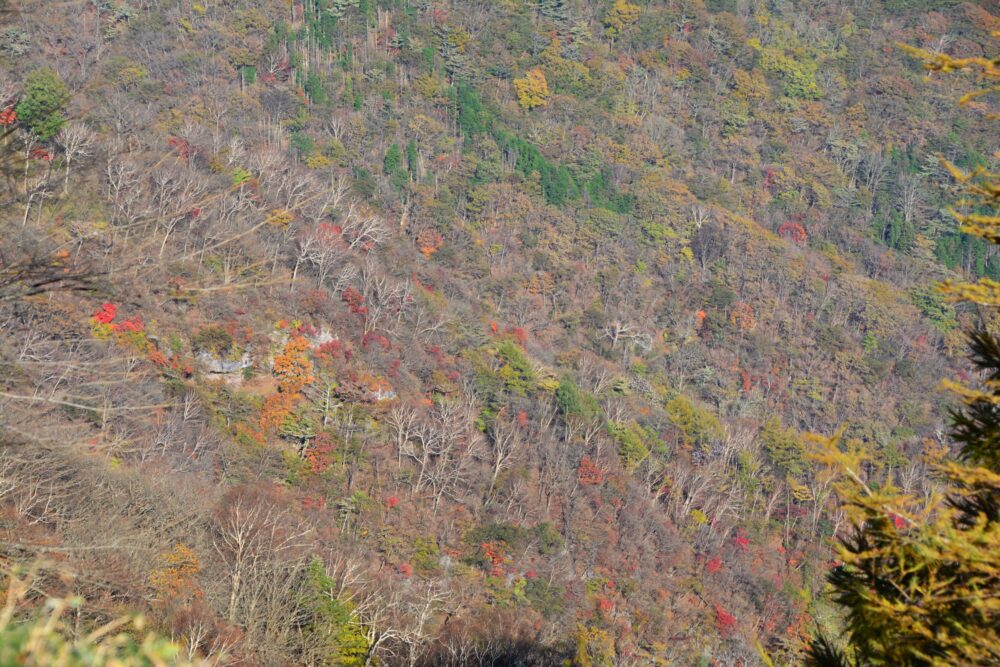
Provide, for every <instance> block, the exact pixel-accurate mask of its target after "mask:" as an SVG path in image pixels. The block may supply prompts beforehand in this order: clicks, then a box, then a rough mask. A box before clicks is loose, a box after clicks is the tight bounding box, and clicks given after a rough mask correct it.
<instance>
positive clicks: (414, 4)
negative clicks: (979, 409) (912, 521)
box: [0, 0, 1000, 665]
mask: <svg viewBox="0 0 1000 667" xmlns="http://www.w3.org/2000/svg"><path fill="white" fill-rule="evenodd" d="M942 4H947V7H943V6H942ZM984 4H985V3H984ZM3 20H4V23H5V25H4V28H3V31H2V33H0V55H2V60H0V66H2V78H0V97H2V98H3V100H0V101H2V102H3V104H4V106H5V109H4V110H3V113H2V114H0V123H2V124H3V126H4V127H5V128H6V132H5V134H4V136H3V139H2V141H3V147H2V148H3V156H4V163H3V164H4V169H5V175H6V177H7V178H6V181H7V188H6V189H5V191H4V195H3V196H4V201H5V203H6V205H5V207H4V209H3V216H2V222H0V224H2V230H3V232H2V234H0V253H2V254H0V258H2V264H0V310H2V315H3V316H2V317H0V326H2V327H3V334H4V335H3V336H2V339H0V363H2V364H3V369H4V370H3V372H2V375H0V382H2V384H3V387H0V390H2V394H0V437H2V438H3V441H4V444H5V447H4V448H3V451H2V456H3V459H2V464H0V465H2V467H0V472H2V479H3V484H2V485H0V490H2V492H3V494H4V495H3V496H2V501H3V503H4V511H5V514H4V517H5V519H4V524H3V530H4V531H5V532H6V536H5V537H4V538H3V539H4V541H3V545H2V548H3V550H4V556H5V559H7V560H10V561H18V562H24V561H29V560H32V559H35V558H38V557H43V558H45V559H47V562H48V566H49V567H50V569H49V570H47V571H48V572H50V573H51V577H50V578H49V579H47V580H46V581H44V582H43V583H44V586H43V588H44V590H45V592H46V594H48V593H50V592H52V593H55V592H62V593H66V594H74V593H80V594H82V595H83V596H84V597H85V598H86V599H87V600H89V601H90V603H89V604H88V605H87V607H86V610H87V616H88V618H87V619H84V620H88V621H96V620H99V619H100V618H101V617H103V616H107V615H112V616H113V615H117V612H118V611H119V610H120V609H121V608H123V607H125V608H131V609H141V610H145V611H146V612H147V613H149V614H150V616H151V617H152V618H153V619H154V621H155V622H156V624H157V625H158V626H159V627H161V628H162V629H163V630H164V631H166V632H167V633H168V634H170V635H172V636H174V637H175V638H177V639H178V640H179V641H180V642H181V643H182V644H183V645H184V646H185V647H187V649H188V650H189V652H190V654H191V656H192V657H193V656H195V655H202V656H214V657H220V656H225V659H226V660H231V661H243V662H247V663H251V664H262V665H277V664H366V663H367V664H385V665H391V664H410V665H418V664H428V665H429V664H435V665H442V664H451V665H471V664H540V665H543V664H562V661H563V660H565V659H567V658H568V659H571V660H573V661H574V663H573V664H580V665H586V664H595V665H596V664H616V665H627V664H636V665H638V664H651V663H653V664H699V661H700V662H701V664H723V665H735V664H755V663H756V661H758V657H757V651H756V648H755V645H756V644H757V643H760V644H762V645H763V646H765V647H766V648H767V650H768V651H769V652H770V653H771V654H772V655H774V656H775V658H776V660H778V661H779V663H780V664H795V662H796V661H797V660H798V659H799V656H800V655H801V650H802V645H803V644H802V642H803V640H804V639H805V638H807V637H808V636H809V634H810V633H811V632H812V630H813V628H814V627H815V624H816V623H817V622H819V623H823V624H829V623H830V622H831V621H830V619H829V612H828V611H827V608H826V606H825V603H824V601H823V599H822V598H821V597H820V581H821V578H822V575H823V574H825V572H826V571H827V569H828V568H829V567H830V565H831V562H830V558H831V556H830V553H831V552H830V549H829V538H830V537H831V536H833V535H835V534H836V533H837V531H838V530H839V529H840V528H842V527H843V522H844V517H843V516H842V515H841V514H839V513H838V512H836V511H835V510H834V508H835V503H834V502H833V500H834V499H833V498H831V495H830V494H831V484H830V475H829V474H828V472H827V471H825V470H823V469H821V468H820V467H819V466H818V465H816V464H815V463H813V462H812V461H810V459H809V458H808V456H807V455H806V446H805V442H804V438H803V433H804V432H807V431H821V432H832V431H833V430H835V429H836V428H838V427H839V426H840V425H842V424H843V425H846V426H847V429H848V430H847V436H848V440H850V441H852V443H853V444H854V445H857V446H858V447H862V448H865V449H866V450H868V451H869V452H870V453H871V454H872V458H873V460H875V461H876V464H874V465H873V466H872V467H871V469H870V470H867V471H866V473H867V475H868V476H869V477H870V479H871V480H872V481H874V482H876V483H877V482H881V481H884V480H886V479H887V478H889V477H890V476H891V477H892V478H893V479H896V480H897V481H899V482H901V483H902V484H903V485H905V488H908V489H911V490H913V491H914V492H920V491H922V490H925V489H927V488H929V486H930V485H931V481H930V480H929V478H928V475H927V464H926V462H925V459H924V453H925V451H926V450H928V449H930V450H936V449H937V448H938V447H939V446H940V444H941V443H940V441H941V436H940V435H939V434H940V430H941V424H942V417H943V414H944V411H943V408H944V407H946V403H947V401H948V400H949V399H948V398H947V396H945V395H942V394H940V393H938V392H937V391H936V387H937V384H938V381H939V379H940V378H942V377H945V376H948V375H952V374H958V375H962V374H964V373H966V372H967V371H965V370H964V368H965V366H964V363H963V362H961V361H960V360H957V359H956V357H958V356H960V355H961V353H962V339H961V335H960V330H961V328H962V327H961V325H969V324H971V323H973V322H976V323H980V320H981V315H980V314H979V313H978V312H975V311H972V310H958V311H957V310H956V309H955V308H954V307H953V306H952V305H950V304H949V303H947V302H946V301H945V300H944V299H943V298H942V297H941V296H940V295H939V294H938V293H937V292H935V291H934V290H933V289H932V288H931V287H930V286H931V285H932V284H933V282H934V281H935V280H939V279H941V278H944V277H947V276H949V275H953V274H954V273H962V274H966V275H974V276H992V277H1000V260H998V259H997V258H996V256H995V254H994V251H993V250H992V249H990V248H988V247H987V244H985V243H983V242H982V241H975V240H972V239H971V238H970V237H966V236H964V235H961V234H959V233H958V232H957V231H956V230H955V228H954V225H953V224H952V223H951V222H950V219H949V217H948V214H947V211H946V210H945V208H946V206H947V205H948V203H949V202H950V201H952V198H951V193H950V192H949V190H948V179H947V174H946V172H944V170H943V169H942V168H941V167H940V166H939V164H938V162H937V160H936V158H935V157H934V156H935V154H937V153H944V154H945V155H946V156H947V157H948V158H949V159H951V160H952V161H954V162H956V163H957V164H958V165H959V166H961V167H970V166H974V165H976V164H979V163H985V162H986V160H987V159H988V158H987V157H985V156H987V155H989V154H990V151H991V150H992V149H993V146H992V143H995V137H994V136H993V135H992V134H991V133H990V128H989V126H988V125H987V124H986V122H985V121H984V120H983V118H981V117H980V116H979V115H977V114H975V113H973V114H968V113H960V112H959V111H957V110H956V109H954V105H953V102H954V99H955V98H956V97H957V96H956V94H955V93H956V91H957V90H959V89H960V88H959V86H960V85H961V84H960V82H956V81H955V80H939V79H937V78H931V79H928V78H926V77H925V76H924V74H923V72H922V71H921V70H920V68H919V64H917V63H914V62H911V61H909V60H908V59H907V58H906V57H905V56H904V54H903V53H902V52H901V51H899V50H898V49H897V48H896V47H895V43H896V42H905V43H914V44H918V45H921V46H924V47H927V48H938V49H944V50H947V51H948V52H949V53H963V54H981V53H983V52H984V51H988V52H994V51H991V50H988V44H989V39H990V38H989V34H990V31H991V30H995V29H996V25H997V23H996V20H995V19H993V18H992V17H990V16H989V15H988V14H987V13H986V12H985V10H983V9H982V8H981V7H980V6H979V5H977V4H972V3H965V4H959V3H940V2H935V3H929V2H919V1H917V2H895V1H894V2H883V3H852V2H826V3H807V4H805V5H804V6H796V5H795V4H793V3H774V6H771V7H767V6H765V5H764V4H763V3H761V4H753V3H743V2H726V1H719V0H715V1H712V2H699V1H693V2H662V3H660V2H645V3H643V2H639V3H637V4H632V3H629V2H625V1H623V0H616V1H615V2H604V1H597V0H587V1H584V0H579V1H576V2H573V1H568V0H538V1H537V2H536V1H531V0H500V1H498V2H492V3H474V2H458V1H454V2H440V3H430V2H425V1H420V0H409V1H406V0H379V1H377V2H376V1H375V0H306V2H304V3H299V2H292V3H286V2H270V1H260V2H237V1H216V2H202V3H198V2H189V1H188V0H179V1H178V0H175V1H172V2H157V1H152V0H148V1H145V2H132V3H117V2H111V3H104V2H65V3H52V2H41V1H34V0H28V1H26V2H21V3H17V6H16V7H7V9H6V12H5V14H4V18H3ZM981 323H982V324H985V325H986V326H988V327H995V326H996V322H995V321H986V322H981ZM57 575H62V576H57ZM782 661H783V662H782Z"/></svg>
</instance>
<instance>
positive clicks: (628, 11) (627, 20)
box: [604, 0, 640, 42]
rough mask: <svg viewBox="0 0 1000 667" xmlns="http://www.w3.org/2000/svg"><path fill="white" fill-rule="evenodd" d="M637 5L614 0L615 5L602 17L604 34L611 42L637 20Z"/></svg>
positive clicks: (623, 0)
mask: <svg viewBox="0 0 1000 667" xmlns="http://www.w3.org/2000/svg"><path fill="white" fill-rule="evenodd" d="M639 11H640V9H639V5H633V4H632V3H631V2H628V0H615V4H614V5H613V6H612V7H611V9H609V10H608V13H607V14H605V16H604V34H605V35H607V36H608V38H609V39H610V40H611V41H612V42H613V41H615V40H616V39H618V37H619V36H620V35H621V34H622V32H623V31H624V30H625V28H627V27H628V26H630V25H632V24H633V23H635V22H636V21H638V20H639Z"/></svg>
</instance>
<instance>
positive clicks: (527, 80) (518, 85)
mask: <svg viewBox="0 0 1000 667" xmlns="http://www.w3.org/2000/svg"><path fill="white" fill-rule="evenodd" d="M514 91H515V92H516V93H517V103H518V104H520V105H521V108H522V109H524V110H525V111H531V110H532V109H537V108H538V107H545V106H548V104H549V97H550V96H551V93H550V92H549V84H548V82H547V81H546V80H545V73H544V72H542V70H540V69H537V68H536V69H530V70H528V71H527V72H525V73H524V77H523V78H520V79H514Z"/></svg>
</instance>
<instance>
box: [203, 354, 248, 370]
mask: <svg viewBox="0 0 1000 667" xmlns="http://www.w3.org/2000/svg"><path fill="white" fill-rule="evenodd" d="M195 358H196V359H198V361H200V362H201V363H202V364H203V365H204V366H205V370H207V371H208V372H209V373H218V374H220V375H224V374H228V373H238V372H240V371H242V370H243V369H244V368H249V367H250V366H251V365H253V362H252V361H251V360H250V353H249V352H244V353H243V356H242V357H240V358H239V359H235V360H233V359H220V358H219V357H216V356H215V355H213V354H212V353H210V352H199V353H198V354H197V355H196V357H195Z"/></svg>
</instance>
